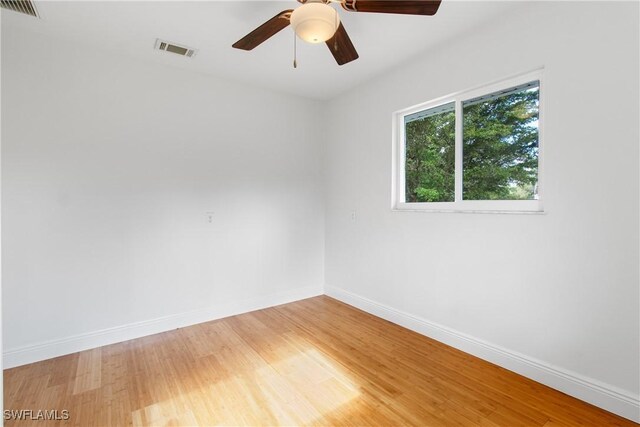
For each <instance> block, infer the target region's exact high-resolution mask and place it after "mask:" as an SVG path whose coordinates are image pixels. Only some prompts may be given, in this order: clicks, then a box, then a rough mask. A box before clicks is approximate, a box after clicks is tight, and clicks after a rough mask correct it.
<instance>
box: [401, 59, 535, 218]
mask: <svg viewBox="0 0 640 427" xmlns="http://www.w3.org/2000/svg"><path fill="white" fill-rule="evenodd" d="M535 80H538V81H539V82H540V86H539V92H538V93H539V99H538V199H537V200H462V166H463V165H462V150H463V140H462V137H463V135H462V103H463V102H464V101H466V100H469V99H473V98H477V97H479V96H484V95H488V94H491V93H495V92H498V91H501V90H505V89H509V88H512V87H516V86H519V85H523V84H525V83H529V82H531V81H535ZM544 94H545V91H544V88H543V70H542V69H538V70H535V71H532V72H528V73H526V74H521V75H518V76H515V77H510V78H508V79H503V80H500V81H498V82H494V83H491V84H487V85H483V86H480V87H476V88H473V89H470V90H466V91H462V92H457V93H454V94H451V95H447V96H443V97H440V98H437V99H434V100H432V101H429V102H425V103H422V104H419V105H415V106H413V107H409V108H406V109H403V110H400V111H396V112H395V113H393V153H392V157H393V174H392V176H393V183H392V191H391V193H392V194H391V196H392V204H391V208H392V209H393V210H396V211H420V212H479V213H543V212H544V210H543V206H542V200H543V159H544V154H543V127H544V112H543V109H544V101H543V97H544ZM451 102H453V103H455V114H456V131H455V132H456V134H455V201H453V202H423V203H407V202H406V199H405V197H406V194H405V160H406V159H405V153H406V150H405V123H404V118H405V116H408V115H410V114H414V113H417V112H419V111H423V110H428V109H430V108H435V107H438V106H441V105H443V104H448V103H451Z"/></svg>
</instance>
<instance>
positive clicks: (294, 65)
mask: <svg viewBox="0 0 640 427" xmlns="http://www.w3.org/2000/svg"><path fill="white" fill-rule="evenodd" d="M296 39H297V37H296V33H295V31H294V32H293V68H298V61H297V49H296V47H297V46H296V45H297V42H296Z"/></svg>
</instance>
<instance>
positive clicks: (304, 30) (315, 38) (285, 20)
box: [233, 0, 441, 67]
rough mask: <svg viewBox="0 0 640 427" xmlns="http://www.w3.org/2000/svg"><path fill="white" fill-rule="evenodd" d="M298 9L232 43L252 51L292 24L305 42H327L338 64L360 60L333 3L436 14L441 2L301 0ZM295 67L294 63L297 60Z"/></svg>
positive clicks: (371, 9)
mask: <svg viewBox="0 0 640 427" xmlns="http://www.w3.org/2000/svg"><path fill="white" fill-rule="evenodd" d="M298 2H299V3H302V4H301V5H300V6H298V7H297V8H296V9H287V10H283V11H282V12H280V13H278V14H277V15H276V16H274V17H273V18H271V19H269V20H268V21H267V22H265V23H264V24H262V25H260V26H259V27H258V28H256V29H255V30H253V31H252V32H250V33H249V34H247V35H246V36H244V37H243V38H241V39H240V40H238V41H237V42H235V43H234V44H233V47H235V48H236V49H243V50H252V49H253V48H255V47H256V46H258V45H260V44H262V43H263V42H264V41H266V40H268V39H269V38H270V37H272V36H274V35H275V34H277V33H278V32H279V31H281V30H283V29H284V28H286V27H287V26H289V24H291V26H292V27H293V30H294V32H295V33H296V35H297V36H298V37H300V38H301V39H302V40H304V41H306V42H309V43H322V42H325V43H326V45H327V46H328V47H329V50H330V51H331V54H332V55H333V57H334V58H335V60H336V62H337V63H338V65H344V64H346V63H348V62H351V61H353V60H356V59H358V52H356V49H355V47H353V43H352V42H351V39H350V38H349V35H348V34H347V31H346V30H345V29H344V25H342V23H341V22H340V17H339V15H338V11H337V10H336V9H334V8H333V7H331V6H330V3H340V5H341V6H342V8H343V9H344V10H347V11H349V12H374V13H399V14H404V15H435V13H436V12H437V11H438V7H440V2H441V0H298ZM294 67H295V61H294Z"/></svg>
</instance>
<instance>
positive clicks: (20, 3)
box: [0, 0, 38, 18]
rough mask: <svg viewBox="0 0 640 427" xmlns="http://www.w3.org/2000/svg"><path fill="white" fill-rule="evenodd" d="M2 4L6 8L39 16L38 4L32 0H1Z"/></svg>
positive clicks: (0, 4)
mask: <svg viewBox="0 0 640 427" xmlns="http://www.w3.org/2000/svg"><path fill="white" fill-rule="evenodd" d="M0 6H2V7H3V8H4V9H9V10H13V11H14V12H20V13H24V14H26V15H31V16H35V17H36V18H37V17H38V12H37V11H36V6H35V5H34V4H33V2H32V1H31V0H0Z"/></svg>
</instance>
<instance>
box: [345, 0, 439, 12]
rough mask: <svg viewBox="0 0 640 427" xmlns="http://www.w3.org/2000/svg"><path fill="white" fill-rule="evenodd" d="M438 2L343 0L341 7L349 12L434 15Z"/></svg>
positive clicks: (437, 0) (435, 0) (433, 0)
mask: <svg viewBox="0 0 640 427" xmlns="http://www.w3.org/2000/svg"><path fill="white" fill-rule="evenodd" d="M440 2H441V0H344V1H343V2H342V7H343V9H345V10H348V11H350V12H375V13H402V14H405V15H435V14H436V12H437V11H438V8H439V7H440Z"/></svg>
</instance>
